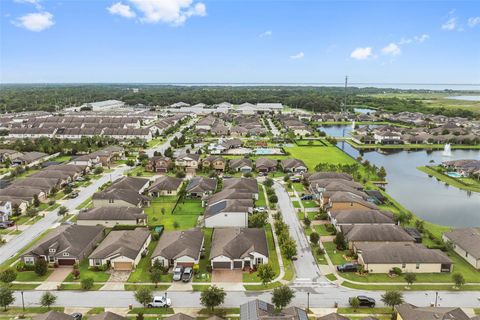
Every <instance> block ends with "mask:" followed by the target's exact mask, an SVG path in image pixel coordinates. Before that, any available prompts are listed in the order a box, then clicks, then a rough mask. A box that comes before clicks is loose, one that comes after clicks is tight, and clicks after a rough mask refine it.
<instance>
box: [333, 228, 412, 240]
mask: <svg viewBox="0 0 480 320" xmlns="http://www.w3.org/2000/svg"><path fill="white" fill-rule="evenodd" d="M341 230H342V232H343V233H344V235H345V239H347V240H348V241H372V242H375V241H390V242H394V241H396V242H400V241H412V242H413V241H414V240H415V239H414V238H413V237H412V236H410V235H409V234H408V233H407V232H406V231H405V230H403V228H402V227H400V226H396V225H394V226H392V225H388V224H374V225H353V226H350V225H347V226H342V227H341Z"/></svg>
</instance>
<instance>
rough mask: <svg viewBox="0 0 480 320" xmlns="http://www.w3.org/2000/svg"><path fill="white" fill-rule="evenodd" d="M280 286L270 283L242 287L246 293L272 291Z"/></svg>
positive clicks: (277, 283) (277, 282)
mask: <svg viewBox="0 0 480 320" xmlns="http://www.w3.org/2000/svg"><path fill="white" fill-rule="evenodd" d="M281 285H282V283H281V282H279V281H276V282H270V283H269V284H266V285H262V284H246V285H244V286H243V287H244V288H245V290H247V291H264V290H272V289H275V288H277V287H280V286H281Z"/></svg>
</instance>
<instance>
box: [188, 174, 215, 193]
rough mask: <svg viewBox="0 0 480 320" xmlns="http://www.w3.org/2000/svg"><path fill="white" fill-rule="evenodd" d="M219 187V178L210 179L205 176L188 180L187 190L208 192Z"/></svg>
mask: <svg viewBox="0 0 480 320" xmlns="http://www.w3.org/2000/svg"><path fill="white" fill-rule="evenodd" d="M216 188H217V179H210V178H205V177H195V178H193V179H191V180H190V181H189V182H188V185H187V188H186V190H185V191H186V192H187V193H190V192H208V191H211V192H213V191H215V189H216Z"/></svg>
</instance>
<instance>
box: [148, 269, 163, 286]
mask: <svg viewBox="0 0 480 320" xmlns="http://www.w3.org/2000/svg"><path fill="white" fill-rule="evenodd" d="M161 280H162V270H160V269H159V268H153V269H152V271H150V281H152V282H153V283H155V288H157V287H158V283H159V282H160V281H161Z"/></svg>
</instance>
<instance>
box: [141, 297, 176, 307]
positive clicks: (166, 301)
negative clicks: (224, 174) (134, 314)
mask: <svg viewBox="0 0 480 320" xmlns="http://www.w3.org/2000/svg"><path fill="white" fill-rule="evenodd" d="M147 306H148V307H149V308H168V307H171V306H172V300H170V298H165V296H158V297H153V300H152V302H150V303H149V304H148V305H147Z"/></svg>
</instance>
